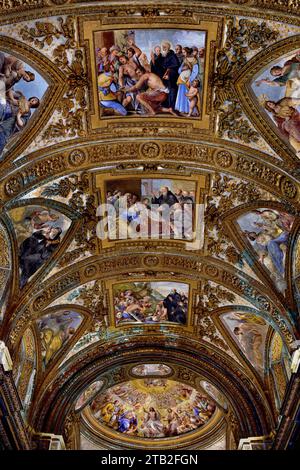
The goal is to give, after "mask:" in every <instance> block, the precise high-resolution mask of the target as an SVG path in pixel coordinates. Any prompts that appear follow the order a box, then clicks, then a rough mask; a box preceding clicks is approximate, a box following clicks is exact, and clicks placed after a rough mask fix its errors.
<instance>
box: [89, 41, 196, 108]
mask: <svg viewBox="0 0 300 470" xmlns="http://www.w3.org/2000/svg"><path fill="white" fill-rule="evenodd" d="M150 55H151V57H150V58H148V57H147V55H146V54H145V52H143V51H142V50H141V49H140V48H139V47H138V46H137V45H136V44H135V43H134V41H133V39H131V38H128V39H127V46H126V47H125V48H123V49H122V50H121V48H120V47H119V46H117V45H112V46H111V47H110V48H107V47H102V48H99V49H97V51H96V62H97V69H98V70H97V71H98V93H99V101H100V106H101V108H102V110H105V111H104V114H105V112H106V113H108V114H115V115H122V116H126V115H127V114H128V113H130V112H131V113H132V112H135V113H138V114H141V115H155V114H157V113H170V114H173V115H176V116H181V115H183V116H189V117H190V116H199V109H200V96H201V95H200V91H201V88H202V83H203V64H204V49H203V48H198V47H196V46H191V47H182V46H181V45H180V44H177V45H176V47H175V51H174V50H173V49H172V46H171V43H170V42H168V41H163V42H162V43H161V45H157V46H156V47H154V49H153V50H152V51H151V53H150Z"/></svg>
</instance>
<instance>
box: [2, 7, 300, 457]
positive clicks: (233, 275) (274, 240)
mask: <svg viewBox="0 0 300 470" xmlns="http://www.w3.org/2000/svg"><path fill="white" fill-rule="evenodd" d="M0 6H1V8H2V10H1V15H0V52H2V53H3V54H2V55H1V54H0V67H2V70H0V73H2V75H0V92H1V93H2V94H1V96H0V98H1V99H2V101H1V103H0V112H1V113H2V109H5V111H3V112H6V113H9V112H11V115H9V116H8V114H5V115H4V114H3V115H2V117H1V114H0V145H2V147H0V148H1V154H0V158H1V163H0V240H1V254H0V279H1V286H0V299H1V300H0V307H1V339H3V340H4V341H5V344H6V345H7V347H8V349H9V351H10V354H11V356H12V358H13V363H14V370H13V374H14V379H15V382H16V385H17V388H18V392H19V395H20V398H21V400H22V403H23V406H24V419H25V420H26V421H27V422H28V424H29V427H30V429H32V432H33V435H38V433H52V434H56V435H60V434H62V435H63V436H64V438H65V442H66V444H67V447H68V448H73V449H76V448H77V449H79V448H132V447H133V448H145V446H148V447H149V448H155V446H159V447H160V448H196V449H197V448H236V447H237V445H238V442H239V439H241V438H243V437H249V436H268V435H269V434H270V433H271V432H272V431H273V430H274V429H275V427H276V423H277V418H278V414H279V410H280V406H281V404H282V400H283V397H284V393H285V389H286V385H287V383H288V381H289V378H290V360H291V352H292V347H293V343H294V342H295V341H296V340H297V339H298V338H299V322H298V318H299V316H298V307H299V305H298V302H299V293H298V289H299V288H300V281H299V280H300V257H299V246H300V245H299V225H300V218H299V206H300V193H299V157H300V125H299V122H300V119H299V116H300V114H299V113H300V52H299V51H300V19H299V12H298V11H297V8H298V7H297V2H288V6H286V5H283V2H281V1H277V0H270V1H268V2H266V1H264V0H249V1H247V0H245V1H239V0H236V1H234V0H232V1H229V0H228V1H225V2H224V1H223V2H222V4H221V3H219V2H206V1H204V0H203V1H193V2H191V1H186V2H185V1H175V2H174V1H172V2H168V1H167V2H163V3H161V4H159V3H157V2H147V4H146V3H145V2H144V3H143V2H140V1H135V2H131V1H127V2H125V5H124V2H123V4H121V3H120V2H115V1H105V2H96V1H91V2H89V3H88V5H87V4H86V2H76V1H64V0H62V1H54V0H45V1H44V0H41V1H39V0H32V1H31V0H27V1H14V0H0ZM164 41H169V42H170V43H171V48H172V49H174V48H175V46H176V44H181V45H182V46H184V47H186V48H193V47H195V46H196V47H197V49H198V51H196V55H195V57H196V58H194V59H192V58H191V57H192V52H191V51H190V52H186V54H187V55H188V56H189V58H190V60H189V61H188V60H186V59H183V63H185V62H184V60H186V63H187V64H188V63H189V64H190V65H187V66H186V67H185V68H184V67H181V69H179V72H178V73H177V75H176V80H175V82H174V81H173V82H172V79H171V78H170V76H166V75H164V77H162V76H161V78H162V79H163V86H164V87H168V93H167V95H168V100H169V104H168V105H164V106H165V108H162V107H161V102H162V101H160V102H158V104H157V102H155V104H153V98H151V96H150V97H149V95H151V94H149V88H151V86H152V85H151V81H149V80H150V79H149V77H148V78H147V79H146V78H145V83H146V85H147V87H148V90H147V87H144V88H140V89H139V90H137V89H135V90H131V91H128V90H124V89H123V88H122V86H123V84H122V83H121V84H120V81H119V77H120V75H121V72H120V68H121V67H122V63H121V62H120V61H119V56H118V55H117V56H116V58H115V59H112V56H113V50H111V51H108V53H107V55H109V58H108V59H107V58H105V57H106V56H105V53H104V56H105V57H104V58H103V57H102V56H101V50H102V49H103V48H107V49H110V48H111V47H112V46H114V45H115V46H117V49H116V50H117V53H118V54H119V55H120V53H124V55H128V48H130V47H133V54H135V55H134V56H133V59H132V62H131V66H128V64H127V67H129V68H130V67H131V69H130V70H131V72H130V71H129V72H128V68H127V71H126V65H123V69H122V68H121V70H123V74H124V75H125V86H126V87H127V88H129V87H130V86H134V85H135V84H136V83H139V82H138V78H137V77H136V75H135V73H136V68H137V67H136V65H134V60H136V59H134V57H136V56H137V57H138V58H139V59H138V61H139V66H140V65H141V64H142V66H143V67H144V69H143V73H144V74H147V72H149V71H150V65H149V64H150V59H151V51H153V48H154V47H155V46H156V45H160V44H161V43H163V42H164ZM139 50H140V52H139ZM12 58H13V59H14V61H13V59H12ZM16 59H18V62H16ZM155 60H158V59H157V58H155V57H152V62H153V63H154V61H155ZM1 61H2V62H3V65H1V64H2V62H1ZM9 61H11V62H12V63H13V65H11V63H9ZM105 61H110V64H111V63H113V64H117V65H113V67H115V68H113V69H112V68H108V69H107V68H105V67H106V62H105ZM114 61H115V62H114ZM20 62H21V63H22V64H23V68H22V67H21V65H22V64H21V65H20ZM136 63H137V61H136V62H135V64H136ZM157 63H158V62H157ZM5 64H8V65H5ZM18 64H19V65H18ZM5 67H6V69H5ZM14 67H19V68H20V67H21V69H22V70H24V69H25V70H26V71H29V72H31V73H34V74H35V77H34V80H32V81H26V79H25V78H21V79H20V76H19V78H18V80H15V83H14V85H13V90H14V92H15V95H14V99H15V100H16V101H17V104H15V105H14V106H15V108H14V109H17V108H18V109H19V110H20V109H21V107H22V106H25V111H24V110H23V111H19V120H20V119H21V124H20V122H19V121H17V116H16V114H17V111H14V110H13V105H12V101H11V100H12V98H11V96H9V95H8V92H7V90H8V88H9V87H8V86H7V85H6V83H7V82H6V79H7V77H11V76H12V73H13V71H14ZM101 67H103V68H101ZM197 67H198V69H197ZM273 67H275V71H274V69H273ZM276 67H277V69H276ZM166 68H168V67H166ZM177 69H178V67H177ZM196 69H197V70H198V72H197V73H196V72H195V71H196ZM132 70H133V72H132ZM152 72H153V68H152ZM185 72H186V73H187V75H185ZM194 72H195V73H194ZM22 73H23V72H22ZM131 73H132V74H134V77H133V75H132V76H130V74H131ZM193 73H194V75H195V76H194V78H195V79H197V78H198V79H199V81H200V83H199V81H198V84H196V85H195V84H194V85H193V84H192V83H190V82H189V81H188V79H187V78H186V77H187V76H188V77H191V76H192V74H193ZM126 74H127V75H126ZM156 74H159V72H156ZM158 76H159V75H157V77H158ZM157 77H156V79H157ZM126 80H127V81H126ZM152 80H154V78H153V77H152ZM185 80H186V81H185ZM176 82H177V83H176ZM187 83H188V85H187ZM112 84H114V85H116V84H117V86H115V88H113V87H112ZM1 86H2V88H1ZM3 87H4V88H3ZM5 87H6V89H5ZM154 88H155V93H156V95H155V96H156V97H157V96H162V95H163V94H164V93H165V94H166V92H165V91H164V90H163V89H162V86H161V85H160V82H157V83H156V84H155V87H154ZM154 88H153V89H152V91H153V90H154ZM3 89H4V92H3V91H2V90H3ZM174 90H175V97H174V103H173V105H172V103H171V100H172V97H171V95H172V91H174ZM189 90H190V93H192V92H193V90H196V91H195V96H196V98H195V99H194V101H192V100H193V97H192V96H191V97H187V96H186V94H185V93H187V92H188V91H189ZM17 92H18V93H17ZM21 94H22V95H21ZM176 94H177V95H176ZM20 96H21V98H20ZM35 96H36V97H37V98H38V99H39V105H38V107H36V108H32V109H31V110H29V108H28V106H30V103H29V104H28V101H26V99H27V100H29V98H31V97H35ZM24 97H25V98H24ZM128 97H129V98H128ZM143 97H144V98H143ZM126 98H127V101H124V100H125V99H126ZM157 99H160V98H157ZM147 100H148V101H147ZM175 100H176V102H175ZM147 102H148V103H149V102H150V105H149V104H148V108H147ZM3 103H4V104H3ZM7 103H10V105H11V108H9V110H8V108H7V107H6V108H5V106H6V105H7ZM145 103H146V104H145ZM1 106H2V108H1ZM149 106H150V108H149ZM170 108H173V110H175V112H170ZM149 109H151V110H152V114H151V113H150V112H149ZM163 111H166V112H163ZM189 111H190V114H191V115H190V116H189V115H188V114H189ZM20 113H21V114H20ZM1 119H2V120H1ZM9 119H10V120H9ZM1 139H2V140H1ZM162 187H168V188H169V191H171V192H172V194H173V196H174V195H176V202H177V203H178V206H180V207H181V208H182V207H183V206H184V207H186V206H187V205H189V207H192V209H189V210H190V212H189V213H190V214H191V217H192V219H191V223H192V229H191V232H189V234H186V233H185V234H182V232H181V231H180V233H179V234H178V233H176V227H175V229H174V226H173V225H174V223H175V222H174V220H175V218H176V209H178V208H177V207H175V208H174V207H173V209H174V211H173V213H172V214H173V215H172V217H173V218H172V224H173V225H172V230H171V235H169V236H163V235H162V233H161V226H159V228H158V229H157V231H156V232H155V233H153V231H152V232H149V230H148V228H149V226H148V225H147V230H146V232H145V233H146V234H145V233H144V235H142V234H141V226H142V222H141V219H138V222H137V223H136V224H134V223H132V224H131V225H130V224H129V222H132V221H133V220H134V217H138V216H139V214H140V212H139V211H140V208H138V209H136V207H138V206H134V202H136V201H134V202H131V204H132V207H133V206H134V207H135V212H134V213H133V217H132V218H131V219H128V218H127V220H125V221H124V218H123V219H122V213H121V212H118V214H117V215H118V223H117V226H116V227H115V229H117V232H116V231H113V229H112V227H111V226H110V223H111V222H110V220H108V222H107V225H106V226H105V224H103V223H102V221H103V218H102V217H101V216H103V215H104V212H102V213H101V210H100V211H99V209H98V207H99V206H101V205H102V206H101V207H103V204H105V203H108V205H107V206H106V208H105V210H106V211H107V210H108V211H109V210H110V209H109V208H112V207H115V206H113V204H112V201H114V202H115V200H116V199H117V193H119V196H121V197H120V198H119V201H121V198H122V197H123V196H125V198H126V197H127V199H128V198H129V199H130V198H132V195H134V196H136V199H137V203H139V204H144V205H146V206H147V210H150V209H149V207H150V205H151V197H152V193H158V191H159V190H160V189H161V188H162ZM126 195H129V196H126ZM184 196H186V197H187V202H190V204H186V203H185V202H182V201H184V199H182V198H184ZM109 198H110V199H109ZM157 201H158V199H157V200H156V202H157ZM180 201H181V203H180ZM152 202H153V200H152ZM180 204H181V205H180ZM180 210H181V209H180ZM137 214H138V216H137ZM126 217H127V215H126ZM149 220H150V216H149ZM128 224H129V225H130V227H131V229H130V230H132V232H130V230H128ZM147 224H148V221H147ZM137 226H138V230H140V231H136V228H137ZM107 227H108V229H109V230H111V232H110V234H109V236H106V237H103V233H102V232H101V229H105V228H107ZM121 227H123V228H124V227H125V228H126V230H125V236H123V235H124V232H122V234H121V233H120V228H121ZM133 232H134V233H135V236H132V233H133ZM174 289H175V290H176V292H175V294H174ZM171 294H172V295H173V298H172V301H173V303H174V302H175V303H176V306H175V307H174V305H173V306H169V305H168V301H167V300H166V299H168V295H171ZM176 294H177V297H176V299H175V295H176ZM174 299H175V300H174ZM169 301H170V300H169ZM170 302H171V301H170ZM178 305H180V308H179V307H178ZM130 306H131V307H132V306H133V307H132V308H131V307H130ZM162 306H164V307H165V311H164V312H163V307H162ZM160 308H161V309H162V310H160ZM174 312H175V313H174ZM138 367H140V369H137V368H138ZM148 369H149V370H148ZM135 370H140V373H136V372H134V371H135ZM147 370H148V372H147ZM163 370H164V371H167V372H166V373H165V372H164V373H163V372H162V371H163ZM149 377H150V378H149ZM147 380H148V381H149V380H150V382H149V383H148V389H147V390H148V391H147V392H146V390H145V387H146V388H147ZM151 380H152V382H151ZM122 387H123V388H122ZM122 390H123V391H122ZM184 390H185V391H184ZM122 393H123V395H122ZM197 393H198V395H199V394H200V395H201V396H202V400H204V401H205V400H206V415H205V413H204V415H203V416H204V417H202V421H201V420H200V421H199V420H198V421H197V420H196V424H195V426H194V427H188V424H186V426H187V427H184V423H183V422H181V426H182V428H181V429H182V432H181V433H178V435H175V434H176V433H175V434H174V432H173V431H172V430H171V428H170V429H169V430H168V432H167V433H166V431H165V430H163V428H160V427H159V426H158V425H157V424H156V427H155V426H154V427H153V428H152V431H151V429H150V428H151V427H148V431H147V432H146V431H145V429H144V428H141V429H140V428H138V430H135V431H134V432H133V433H132V434H130V433H129V432H127V430H124V429H123V430H120V424H119V428H118V429H117V428H116V426H115V425H114V421H112V416H113V415H112V412H109V411H107V410H109V407H108V408H107V406H108V405H109V404H110V403H111V401H112V400H113V398H115V399H116V400H119V401H120V402H121V403H122V406H123V411H124V410H126V412H128V413H129V411H130V410H131V408H130V406H132V403H131V402H130V400H129V402H128V397H130V396H134V397H136V400H137V402H136V408H135V409H138V403H139V402H138V400H141V399H142V400H146V403H147V404H148V405H147V406H149V407H150V405H151V406H153V407H154V408H155V407H158V408H159V406H160V407H161V409H162V410H163V409H165V408H166V407H167V406H169V407H170V408H172V409H173V410H174V409H175V408H176V407H177V408H176V413H177V414H179V415H180V412H181V411H180V410H181V408H180V406H181V407H183V408H182V409H184V410H192V408H189V407H191V406H192V403H193V401H192V398H191V397H194V396H196V394H197ZM82 394H83V395H82ZM177 395H178V396H181V398H180V399H179V398H178V403H180V400H181V401H183V402H184V405H180V406H179V405H178V403H177V402H176V400H175V402H176V403H177V404H176V403H175V402H174V403H173V401H172V400H171V397H174V396H175V397H176V396H177ZM158 396H159V398H158ZM95 397H96V398H95ZM116 397H117V398H116ZM122 397H123V398H122ZM124 397H125V398H124ZM182 397H183V398H182ZM203 397H204V398H203ZM172 399H173V398H172ZM193 399H194V398H193ZM78 400H79V402H78ZM97 400H98V401H97ZM126 400H127V401H126ZM168 400H169V401H168ZM78 403H79V404H80V405H78ZM130 403H131V404H130ZM209 403H210V405H207V404H209ZM175 405H176V407H175ZM207 406H210V407H211V408H210V410H211V411H210V412H208V411H207ZM105 407H106V408H105ZM174 407H175V408H174ZM178 407H179V408H180V409H179V408H178ZM184 407H185V408H184ZM104 409H106V414H105V412H104V411H103V410H104ZM149 409H150V408H149ZM99 410H100V411H99ZM101 410H102V411H101ZM190 412H191V411H190ZM97 413H98V414H97ZM107 413H108V414H107ZM174 413H175V411H174ZM174 416H175V415H174ZM174 416H173V418H172V419H175V418H174ZM106 417H107V419H106ZM139 419H140V420H142V417H141V418H139ZM151 419H152V418H151ZM165 419H166V420H167V417H166V418H165ZM172 419H171V418H170V419H169V421H172ZM195 419H196V418H195ZM197 419H198V418H197ZM149 420H150V418H149V419H148V421H149ZM194 421H195V420H194ZM177 424H178V423H177ZM190 426H191V424H190ZM149 429H150V430H149ZM153 429H154V431H153ZM164 429H165V428H164ZM191 430H193V432H191ZM150 431H151V432H152V434H151V432H150ZM172 432H173V434H172ZM147 433H148V434H147ZM155 433H156V434H155ZM154 437H155V438H156V441H155V439H153V438H154ZM116 439H118V445H116ZM157 439H158V440H157Z"/></svg>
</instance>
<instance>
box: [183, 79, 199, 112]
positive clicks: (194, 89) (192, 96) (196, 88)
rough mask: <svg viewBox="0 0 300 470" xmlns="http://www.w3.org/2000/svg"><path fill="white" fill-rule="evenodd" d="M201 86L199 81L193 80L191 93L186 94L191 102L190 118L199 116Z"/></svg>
mask: <svg viewBox="0 0 300 470" xmlns="http://www.w3.org/2000/svg"><path fill="white" fill-rule="evenodd" d="M199 85H200V82H199V80H197V79H195V80H193V81H192V83H191V86H190V88H189V91H188V92H187V93H185V96H186V97H187V98H188V99H189V102H190V104H189V114H188V117H190V116H192V115H193V116H198V109H197V104H198V93H199Z"/></svg>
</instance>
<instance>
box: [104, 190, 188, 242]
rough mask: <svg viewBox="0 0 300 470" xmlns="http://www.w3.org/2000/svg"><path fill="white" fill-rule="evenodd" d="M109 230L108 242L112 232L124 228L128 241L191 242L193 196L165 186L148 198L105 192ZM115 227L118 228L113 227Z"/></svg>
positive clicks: (120, 192)
mask: <svg viewBox="0 0 300 470" xmlns="http://www.w3.org/2000/svg"><path fill="white" fill-rule="evenodd" d="M106 202H107V204H108V219H109V220H108V222H109V224H108V228H109V232H110V236H111V238H113V234H114V230H117V229H118V228H119V230H120V227H121V226H122V224H123V225H125V226H126V227H127V232H128V235H129V237H133V236H134V235H135V234H136V233H138V234H140V236H146V237H148V236H150V235H151V236H160V235H162V234H165V235H166V236H169V237H170V238H184V239H191V238H192V237H193V226H192V225H193V213H194V207H195V192H194V191H188V190H184V189H181V188H180V187H179V188H177V189H175V190H174V192H173V191H171V189H170V188H169V187H167V186H162V187H161V188H160V190H159V191H154V192H153V193H151V194H150V195H149V196H142V197H140V196H139V195H137V194H134V193H130V192H126V191H122V190H121V189H115V190H114V191H107V194H106ZM116 223H118V228H117V227H116Z"/></svg>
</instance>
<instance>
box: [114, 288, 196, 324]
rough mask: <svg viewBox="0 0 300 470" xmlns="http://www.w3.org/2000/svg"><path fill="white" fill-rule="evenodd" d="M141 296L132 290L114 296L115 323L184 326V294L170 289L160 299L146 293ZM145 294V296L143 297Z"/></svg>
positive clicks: (186, 299) (186, 305)
mask: <svg viewBox="0 0 300 470" xmlns="http://www.w3.org/2000/svg"><path fill="white" fill-rule="evenodd" d="M142 292H143V294H142V295H141V294H140V293H138V292H134V291H133V290H126V291H124V292H119V294H118V295H116V296H115V299H114V302H115V312H116V322H117V324H119V323H124V322H132V321H133V322H139V323H160V322H163V321H170V322H174V323H180V324H183V325H184V324H186V320H187V310H188V297H187V296H186V294H185V293H184V292H177V290H176V289H172V290H171V291H170V292H169V294H168V295H167V296H166V297H165V298H162V299H161V300H160V299H154V298H153V297H151V296H150V295H147V294H148V292H146V291H142ZM144 294H145V295H144Z"/></svg>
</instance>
